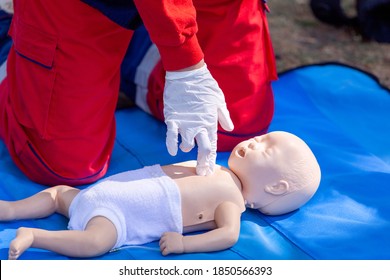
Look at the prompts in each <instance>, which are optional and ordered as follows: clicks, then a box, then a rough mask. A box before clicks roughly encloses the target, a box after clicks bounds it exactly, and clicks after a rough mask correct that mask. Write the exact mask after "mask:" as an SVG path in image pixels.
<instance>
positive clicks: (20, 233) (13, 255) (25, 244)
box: [8, 228, 34, 260]
mask: <svg viewBox="0 0 390 280" xmlns="http://www.w3.org/2000/svg"><path fill="white" fill-rule="evenodd" d="M33 241H34V235H33V232H32V230H31V229H29V228H19V229H18V230H17V232H16V237H15V239H14V240H12V241H11V244H10V246H9V251H8V259H9V260H16V259H17V258H19V257H20V255H21V254H23V252H24V251H26V250H27V249H28V248H30V247H31V245H32V243H33Z"/></svg>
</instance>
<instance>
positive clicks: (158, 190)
mask: <svg viewBox="0 0 390 280" xmlns="http://www.w3.org/2000/svg"><path fill="white" fill-rule="evenodd" d="M69 216H70V221H69V225H68V228H69V229H71V230H84V229H85V227H86V225H87V223H88V222H89V220H91V219H92V218H93V217H96V216H103V217H106V218H107V219H109V220H110V221H111V222H112V223H113V224H114V225H115V227H116V230H117V234H118V239H117V242H116V244H115V246H114V247H113V248H118V247H120V246H123V245H140V244H145V243H148V242H151V241H155V240H159V239H160V237H161V235H162V234H163V233H164V232H167V231H173V232H178V233H182V230H183V222H182V214H181V197H180V191H179V189H178V187H177V185H176V183H175V182H174V181H173V180H172V179H171V178H170V177H168V176H167V175H166V174H165V173H164V172H163V170H162V169H161V167H160V166H159V165H154V166H148V167H144V168H142V169H138V170H133V171H127V172H123V173H119V174H116V175H113V176H111V177H107V178H105V179H103V180H102V181H99V182H98V183H96V184H94V185H92V186H90V187H89V188H87V189H85V190H82V191H81V192H80V193H79V194H78V195H77V196H76V197H75V198H74V200H73V201H72V203H71V205H70V208H69Z"/></svg>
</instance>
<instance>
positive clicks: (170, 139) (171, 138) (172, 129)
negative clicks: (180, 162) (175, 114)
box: [165, 121, 179, 156]
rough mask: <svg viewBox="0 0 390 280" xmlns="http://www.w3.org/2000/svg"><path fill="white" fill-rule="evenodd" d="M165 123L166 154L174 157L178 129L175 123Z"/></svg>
mask: <svg viewBox="0 0 390 280" xmlns="http://www.w3.org/2000/svg"><path fill="white" fill-rule="evenodd" d="M165 123H166V125H167V137H166V141H165V143H166V146H167V149H168V153H169V154H170V155H171V156H175V155H176V154H177V143H178V137H179V129H178V127H177V125H176V123H175V122H172V121H166V122H165Z"/></svg>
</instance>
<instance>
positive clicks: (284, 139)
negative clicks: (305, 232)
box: [228, 131, 321, 215]
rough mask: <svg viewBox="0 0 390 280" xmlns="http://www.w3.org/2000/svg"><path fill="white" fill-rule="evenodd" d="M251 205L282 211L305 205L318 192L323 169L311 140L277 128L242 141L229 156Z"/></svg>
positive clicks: (270, 212)
mask: <svg viewBox="0 0 390 280" xmlns="http://www.w3.org/2000/svg"><path fill="white" fill-rule="evenodd" d="M228 164H229V168H230V169H231V170H232V171H233V172H234V173H235V174H236V175H237V176H238V177H239V179H240V181H241V183H242V193H243V196H244V199H245V201H246V204H247V206H248V207H250V208H254V209H258V210H259V211H260V212H262V213H264V214H266V215H281V214H285V213H288V212H291V211H294V210H296V209H298V208H299V207H301V206H302V205H304V204H305V203H306V202H307V201H308V200H309V199H310V198H311V197H312V196H313V195H314V193H315V192H316V190H317V188H318V186H319V184H320V180H321V170H320V167H319V165H318V162H317V160H316V158H315V156H314V154H313V152H312V151H311V150H310V148H309V147H308V146H307V144H306V143H305V142H304V141H303V140H302V139H300V138H299V137H297V136H295V135H294V134H291V133H288V132H283V131H275V132H270V133H267V134H265V135H262V136H258V137H255V138H252V139H249V140H246V141H243V142H241V143H239V144H238V145H237V146H236V147H235V148H234V149H233V151H232V153H231V155H230V157H229V161H228Z"/></svg>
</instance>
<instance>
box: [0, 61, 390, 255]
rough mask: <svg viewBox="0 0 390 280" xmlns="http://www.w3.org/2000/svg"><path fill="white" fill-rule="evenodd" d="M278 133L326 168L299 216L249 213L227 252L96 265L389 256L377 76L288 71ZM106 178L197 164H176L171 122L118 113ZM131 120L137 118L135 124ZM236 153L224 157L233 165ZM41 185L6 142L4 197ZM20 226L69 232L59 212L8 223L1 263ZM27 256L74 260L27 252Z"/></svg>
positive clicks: (1, 228) (151, 247)
mask: <svg viewBox="0 0 390 280" xmlns="http://www.w3.org/2000/svg"><path fill="white" fill-rule="evenodd" d="M274 91H275V104H276V105H275V106H276V108H275V117H274V120H273V122H272V125H271V130H284V131H289V132H292V133H295V134H297V135H298V136H300V137H301V138H302V139H304V140H305V141H306V142H307V143H308V145H309V146H310V147H311V148H312V149H313V152H314V153H315V155H316V156H317V158H318V161H319V163H320V165H321V169H322V182H321V185H320V187H319V190H318V192H317V193H316V194H315V196H314V197H313V199H312V200H311V201H309V203H308V204H306V205H305V206H303V207H302V208H301V209H299V210H297V211H295V212H292V213H290V214H287V215H282V216H276V217H271V216H264V215H262V214H260V213H259V212H258V211H255V210H247V211H246V212H245V213H244V215H243V217H242V222H241V233H240V238H239V241H238V242H237V244H236V245H235V246H233V247H232V248H230V249H228V250H224V251H220V252H213V253H198V254H184V255H173V256H168V257H163V256H162V255H161V254H160V252H159V249H158V243H157V242H152V243H149V244H145V245H143V246H129V247H124V248H121V249H120V250H117V251H115V252H111V253H108V254H105V255H103V256H101V257H98V258H96V259H107V260H108V259H187V260H188V259H218V260H224V259H249V260H258V259H390V238H389V234H388V232H389V230H390V205H389V203H388V197H389V196H390V149H389V148H388V146H389V140H388V139H390V135H389V134H390V123H389V120H390V118H389V117H390V112H389V110H388V108H390V93H389V90H387V89H385V88H383V87H381V86H380V85H379V84H378V82H377V81H376V80H375V79H374V78H373V77H372V76H371V75H369V74H367V73H364V72H362V71H359V70H357V69H354V68H350V67H348V66H345V65H339V64H326V65H313V66H307V67H302V68H298V69H295V70H293V71H289V72H287V73H284V74H282V75H281V76H280V79H279V80H278V81H277V82H275V83H274ZM116 117H117V137H116V143H115V148H114V153H113V158H112V162H111V166H110V168H109V170H108V174H107V176H108V175H111V174H115V173H118V172H121V171H125V170H129V169H135V168H140V167H142V166H145V165H151V164H156V163H158V164H162V165H163V164H170V163H174V162H179V161H184V160H188V159H195V158H196V151H192V152H190V153H182V152H179V153H178V155H177V156H176V157H171V156H170V155H169V154H168V152H167V151H166V147H165V133H166V131H165V125H164V124H163V123H162V122H159V121H157V120H155V119H154V118H153V117H151V116H149V115H147V114H146V113H144V112H142V111H141V110H139V109H137V108H132V109H126V110H120V111H117V113H116ZM129 120H136V121H134V122H131V121H129ZM228 156H229V153H226V152H225V153H218V157H217V162H218V163H219V164H221V165H225V166H227V159H228ZM42 189H43V187H42V186H40V185H38V184H35V183H33V182H31V181H29V180H28V179H27V178H26V177H25V176H24V175H23V174H22V173H21V172H20V171H19V170H18V169H17V168H16V167H15V165H14V164H13V163H12V160H11V159H10V157H9V155H8V152H7V150H6V149H5V147H4V145H3V143H2V142H0V199H2V200H15V199H21V198H24V197H26V196H29V195H32V194H34V193H36V192H38V191H40V190H42ZM20 226H28V227H40V228H45V229H54V230H55V229H66V227H67V220H66V219H65V218H64V217H62V216H60V215H57V214H55V215H52V216H50V217H48V218H44V219H37V220H32V221H30V220H29V221H27V220H23V221H17V222H1V223H0V259H6V258H7V254H8V246H9V242H10V241H11V240H12V238H13V237H14V236H15V232H16V229H17V228H18V227H20ZM21 258H22V259H68V258H67V257H64V256H61V255H58V254H56V253H52V252H48V251H45V250H38V249H33V248H32V249H29V250H27V251H26V252H25V253H24V254H23V255H22V257H21Z"/></svg>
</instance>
